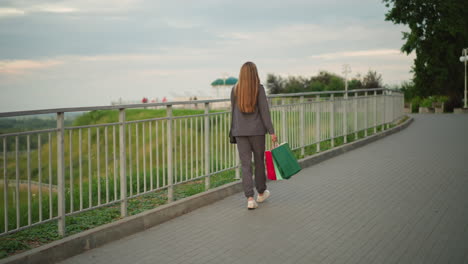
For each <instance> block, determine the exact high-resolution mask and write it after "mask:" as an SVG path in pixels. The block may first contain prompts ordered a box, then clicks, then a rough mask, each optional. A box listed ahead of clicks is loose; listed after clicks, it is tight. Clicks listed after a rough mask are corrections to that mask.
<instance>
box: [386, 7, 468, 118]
mask: <svg viewBox="0 0 468 264" xmlns="http://www.w3.org/2000/svg"><path fill="white" fill-rule="evenodd" d="M383 2H384V3H385V5H386V6H387V7H389V8H390V10H389V11H388V13H387V14H386V20H388V21H392V22H394V23H395V24H403V25H407V26H408V27H409V29H410V31H409V32H403V39H404V40H405V41H406V42H405V43H404V44H403V46H402V47H401V50H402V51H403V52H405V53H407V54H409V53H411V52H415V54H416V59H415V60H414V65H413V68H412V71H413V73H414V76H413V82H414V86H415V87H414V89H415V92H416V94H417V96H420V97H428V96H430V95H448V96H449V98H450V99H449V102H448V105H447V106H448V108H449V109H451V108H453V107H456V106H460V105H461V99H462V95H463V78H464V73H463V71H464V68H463V65H462V64H461V63H460V61H459V57H460V55H461V51H462V49H463V48H465V47H468V8H467V2H466V1H463V0H383Z"/></svg>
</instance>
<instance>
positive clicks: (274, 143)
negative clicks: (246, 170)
mask: <svg viewBox="0 0 468 264" xmlns="http://www.w3.org/2000/svg"><path fill="white" fill-rule="evenodd" d="M272 142H273V144H272V145H271V148H270V151H271V150H273V149H274V148H277V147H278V146H279V144H278V141H272ZM275 145H276V146H275Z"/></svg>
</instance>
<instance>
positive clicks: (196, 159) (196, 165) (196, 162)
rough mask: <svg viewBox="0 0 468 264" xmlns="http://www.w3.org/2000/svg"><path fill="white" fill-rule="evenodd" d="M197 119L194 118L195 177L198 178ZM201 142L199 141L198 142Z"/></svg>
mask: <svg viewBox="0 0 468 264" xmlns="http://www.w3.org/2000/svg"><path fill="white" fill-rule="evenodd" d="M199 119H200V118H199V117H195V171H196V173H195V177H198V176H199V175H200V172H199V170H198V162H199V158H198V122H199ZM200 141H201V140H200Z"/></svg>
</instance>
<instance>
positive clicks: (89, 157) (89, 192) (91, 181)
mask: <svg viewBox="0 0 468 264" xmlns="http://www.w3.org/2000/svg"><path fill="white" fill-rule="evenodd" d="M91 164H92V163H91V128H88V205H89V208H91V207H92V206H93V194H92V192H93V191H92V189H93V185H92V184H93V175H92V168H91V166H92V165H91Z"/></svg>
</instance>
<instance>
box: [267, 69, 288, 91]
mask: <svg viewBox="0 0 468 264" xmlns="http://www.w3.org/2000/svg"><path fill="white" fill-rule="evenodd" d="M266 86H267V89H268V93H269V94H279V93H283V90H284V87H283V79H282V78H281V76H276V75H274V74H271V73H269V74H268V75H267V83H266Z"/></svg>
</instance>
